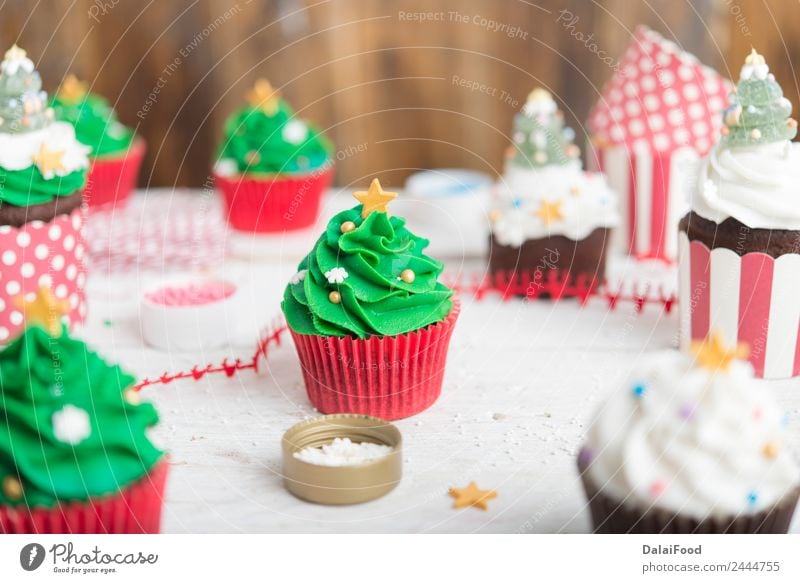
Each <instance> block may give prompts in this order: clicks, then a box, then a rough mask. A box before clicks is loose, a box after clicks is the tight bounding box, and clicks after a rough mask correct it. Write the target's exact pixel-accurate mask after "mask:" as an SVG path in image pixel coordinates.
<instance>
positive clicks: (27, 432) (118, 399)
mask: <svg viewBox="0 0 800 583" xmlns="http://www.w3.org/2000/svg"><path fill="white" fill-rule="evenodd" d="M133 382H134V378H133V377H132V376H130V375H129V374H127V373H125V372H123V371H122V370H121V369H120V367H119V366H111V365H108V364H106V363H105V362H104V361H103V360H102V359H101V358H100V357H99V356H98V355H97V354H95V353H94V352H92V351H90V350H89V349H88V348H87V347H86V345H85V344H84V343H83V342H80V341H78V340H74V339H71V338H69V337H68V336H67V333H66V331H64V332H63V333H62V334H61V336H60V337H58V338H53V337H51V336H49V335H48V334H47V332H45V330H44V329H42V328H40V327H38V326H29V327H28V328H27V329H26V330H25V331H24V332H23V333H22V334H21V335H20V336H19V337H17V338H16V339H15V340H14V341H13V342H11V344H9V345H8V346H7V347H6V348H5V349H3V350H2V351H0V481H4V480H6V479H8V478H9V477H10V478H11V479H14V478H16V479H19V481H20V483H21V485H22V493H23V496H22V498H20V499H11V498H9V496H8V492H6V491H5V489H0V504H3V505H26V506H30V507H34V506H44V507H51V506H53V505H55V504H56V503H57V502H65V501H71V500H87V499H89V498H94V497H98V496H102V495H105V494H113V493H116V492H118V491H119V490H120V489H122V488H125V487H126V486H128V485H130V484H132V483H133V482H135V481H137V480H138V479H140V478H142V477H143V476H144V475H146V474H147V473H148V472H149V471H150V469H151V468H153V466H155V464H156V463H157V462H158V461H159V460H160V459H161V457H162V456H163V452H161V451H159V450H158V449H157V448H156V447H155V446H154V445H153V444H152V443H151V442H150V440H149V439H148V438H147V437H146V435H145V430H146V429H147V428H148V427H150V426H152V425H155V423H156V422H157V421H158V415H157V413H156V410H155V408H154V407H153V406H152V405H151V404H149V403H141V404H132V403H130V402H128V400H126V399H125V397H124V396H123V391H124V390H125V389H128V388H129V387H130V386H131V385H132V384H133ZM65 411H66V412H67V413H68V414H72V416H73V417H74V416H75V414H76V413H77V414H78V416H79V417H82V416H83V412H85V413H86V414H87V415H86V416H87V417H88V429H86V428H84V430H85V431H80V428H79V431H78V437H82V439H79V440H77V442H74V443H70V441H69V440H67V441H66V442H65V441H64V439H65V438H64V435H63V432H64V428H63V427H62V428H61V429H60V430H59V428H58V424H57V422H56V419H57V417H58V415H64V413H65ZM61 420H62V421H63V418H62V419H61ZM74 431H75V430H74V428H73V441H75V440H76V439H77V438H75V437H74ZM86 433H88V434H86ZM84 435H85V437H84Z"/></svg>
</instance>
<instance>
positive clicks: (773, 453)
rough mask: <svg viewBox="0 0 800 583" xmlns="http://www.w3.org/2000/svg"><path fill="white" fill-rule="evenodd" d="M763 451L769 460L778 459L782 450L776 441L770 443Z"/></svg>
mask: <svg viewBox="0 0 800 583" xmlns="http://www.w3.org/2000/svg"><path fill="white" fill-rule="evenodd" d="M762 451H763V452H764V456H765V457H768V458H769V459H775V458H776V457H778V452H779V451H780V448H779V447H778V444H777V443H775V442H774V441H770V442H768V443H767V444H766V445H764V449H763V450H762Z"/></svg>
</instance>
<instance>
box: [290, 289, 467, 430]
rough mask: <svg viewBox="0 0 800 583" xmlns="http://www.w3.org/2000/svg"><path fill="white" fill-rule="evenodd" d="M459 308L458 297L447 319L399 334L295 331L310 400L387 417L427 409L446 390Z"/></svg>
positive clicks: (331, 409)
mask: <svg viewBox="0 0 800 583" xmlns="http://www.w3.org/2000/svg"><path fill="white" fill-rule="evenodd" d="M459 311H460V306H459V304H458V302H457V301H456V302H454V304H453V308H452V309H451V310H450V314H448V316H447V318H445V320H443V321H442V322H439V323H438V324H432V325H430V326H428V327H426V328H423V329H422V330H418V331H416V332H409V333H407V334H401V335H399V336H384V337H378V336H373V337H371V338H367V339H364V340H360V339H355V338H350V337H343V338H340V337H336V336H316V335H307V334H296V333H295V332H294V331H292V337H293V338H294V344H295V347H296V348H297V354H298V356H299V357H300V365H301V366H302V368H303V378H304V380H305V383H306V390H307V391H308V398H309V400H310V401H311V403H312V404H313V405H314V407H316V409H317V410H318V411H320V412H321V413H326V414H327V413H358V414H363V415H372V416H373V417H378V418H380V419H385V420H393V419H402V418H404V417H410V416H412V415H416V414H417V413H419V412H421V411H424V410H425V409H427V408H428V407H430V406H431V405H432V404H433V403H434V402H435V401H436V399H438V398H439V394H440V393H441V391H442V379H443V377H444V370H445V364H446V361H447V348H448V345H449V344H450V337H451V335H452V333H453V327H454V326H455V323H456V320H457V319H458V314H459ZM290 330H291V328H290Z"/></svg>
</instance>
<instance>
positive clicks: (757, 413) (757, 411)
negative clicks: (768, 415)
mask: <svg viewBox="0 0 800 583" xmlns="http://www.w3.org/2000/svg"><path fill="white" fill-rule="evenodd" d="M763 414H764V412H763V411H762V410H761V407H759V408H757V409H754V410H753V419H755V420H756V421H761V416H762V415H763Z"/></svg>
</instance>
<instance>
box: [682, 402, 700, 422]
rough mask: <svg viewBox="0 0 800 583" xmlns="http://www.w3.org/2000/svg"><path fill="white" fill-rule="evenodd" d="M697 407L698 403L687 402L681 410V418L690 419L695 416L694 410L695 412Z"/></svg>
mask: <svg viewBox="0 0 800 583" xmlns="http://www.w3.org/2000/svg"><path fill="white" fill-rule="evenodd" d="M696 409H697V405H693V404H690V403H687V404H685V405H684V406H683V407H681V411H680V414H681V418H682V419H685V420H687V421H688V420H689V419H691V418H692V417H694V412H695V410H696Z"/></svg>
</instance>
